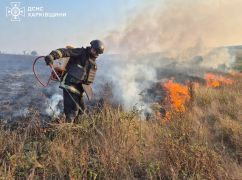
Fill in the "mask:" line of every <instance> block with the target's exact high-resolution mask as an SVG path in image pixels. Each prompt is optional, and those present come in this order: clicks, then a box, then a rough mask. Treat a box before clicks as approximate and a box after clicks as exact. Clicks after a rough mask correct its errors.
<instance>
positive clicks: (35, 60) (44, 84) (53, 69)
mask: <svg viewBox="0 0 242 180" xmlns="http://www.w3.org/2000/svg"><path fill="white" fill-rule="evenodd" d="M44 57H45V56H39V57H37V58H35V59H34V62H33V73H34V75H35V78H36V79H37V81H38V82H39V83H40V84H41V85H42V86H43V87H47V86H48V85H49V83H50V80H51V77H52V76H51V75H50V77H49V79H48V81H47V83H44V82H42V81H41V80H40V78H39V77H38V75H37V73H36V71H35V64H36V62H37V61H38V60H40V59H42V58H44ZM49 67H50V68H51V70H52V72H53V73H54V74H55V76H56V78H57V80H58V81H59V82H61V78H60V76H59V75H58V73H57V72H56V70H55V68H54V66H53V65H52V64H50V65H49ZM52 72H51V74H52ZM63 88H64V90H65V91H66V92H67V93H68V95H69V96H70V98H71V99H72V101H73V102H74V103H75V104H76V106H77V107H78V109H79V110H80V111H81V112H83V109H81V107H80V105H79V104H78V103H77V102H76V101H75V99H74V98H73V97H72V95H71V94H70V92H69V90H68V89H66V88H65V87H63ZM83 113H84V112H83Z"/></svg>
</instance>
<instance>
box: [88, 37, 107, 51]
mask: <svg viewBox="0 0 242 180" xmlns="http://www.w3.org/2000/svg"><path fill="white" fill-rule="evenodd" d="M90 44H91V48H93V49H95V50H96V52H97V53H98V54H102V53H103V52H104V44H103V42H102V41H100V40H93V41H91V42H90Z"/></svg>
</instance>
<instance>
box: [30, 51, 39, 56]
mask: <svg viewBox="0 0 242 180" xmlns="http://www.w3.org/2000/svg"><path fill="white" fill-rule="evenodd" d="M30 55H31V56H37V55H38V53H37V51H32V52H31V53H30Z"/></svg>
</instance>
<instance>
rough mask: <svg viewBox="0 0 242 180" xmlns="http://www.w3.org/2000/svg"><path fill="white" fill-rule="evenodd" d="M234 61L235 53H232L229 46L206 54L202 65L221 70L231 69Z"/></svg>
mask: <svg viewBox="0 0 242 180" xmlns="http://www.w3.org/2000/svg"><path fill="white" fill-rule="evenodd" d="M234 62H235V55H233V54H230V53H229V50H228V49H227V48H220V49H215V50H213V51H211V52H209V53H208V54H207V55H205V56H204V59H203V61H202V63H201V66H204V67H208V68H210V67H212V68H214V69H220V70H230V67H231V66H232V65H233V63H234Z"/></svg>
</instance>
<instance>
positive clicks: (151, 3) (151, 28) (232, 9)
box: [0, 0, 242, 55]
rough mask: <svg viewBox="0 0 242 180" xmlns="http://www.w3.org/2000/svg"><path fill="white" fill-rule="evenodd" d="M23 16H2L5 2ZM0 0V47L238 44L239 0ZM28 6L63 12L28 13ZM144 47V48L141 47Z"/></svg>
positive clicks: (148, 48) (175, 50) (136, 48)
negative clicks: (98, 43)
mask: <svg viewBox="0 0 242 180" xmlns="http://www.w3.org/2000/svg"><path fill="white" fill-rule="evenodd" d="M12 1H13V2H20V3H21V7H25V17H20V18H21V21H20V22H12V21H11V17H10V16H8V17H6V8H7V7H8V9H13V8H12V7H11V4H10V3H11V2H12ZM12 1H9V0H1V1H0V9H1V11H0V24H1V30H0V50H1V51H5V52H8V53H22V52H23V50H27V51H32V50H36V51H37V52H38V53H39V54H41V55H45V54H47V53H49V52H50V51H51V50H53V49H56V48H59V47H65V46H66V45H73V46H75V47H79V46H87V45H89V42H90V41H91V40H92V39H101V40H104V42H105V44H106V47H107V48H106V49H107V51H106V52H108V53H110V52H111V53H115V52H117V53H119V52H121V53H123V52H128V51H130V52H132V53H133V52H135V53H137V52H152V51H154V52H166V53H167V54H175V55H180V54H194V53H195V54H197V53H199V52H201V51H203V49H204V47H218V46H228V45H240V44H242V23H241V17H242V11H241V9H242V1H241V0H103V1H100V0H88V1H86V0H85V1H84V0H70V1H67V0H49V1H47V0H32V1H31V0H12ZM28 7H42V12H54V13H57V12H58V13H66V17H55V18H43V17H35V18H33V17H28V16H27V13H28ZM144 47H145V48H144Z"/></svg>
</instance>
